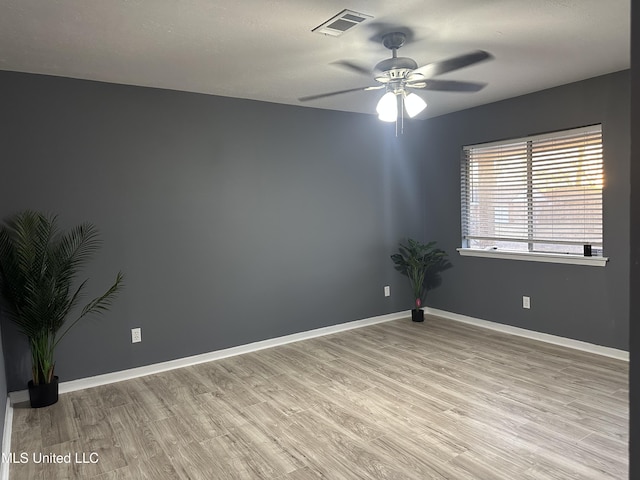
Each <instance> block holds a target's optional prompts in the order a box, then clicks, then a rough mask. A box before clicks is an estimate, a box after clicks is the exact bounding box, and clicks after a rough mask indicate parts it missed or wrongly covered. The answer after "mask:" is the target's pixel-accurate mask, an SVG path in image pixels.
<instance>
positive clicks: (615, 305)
mask: <svg viewBox="0 0 640 480" xmlns="http://www.w3.org/2000/svg"><path fill="white" fill-rule="evenodd" d="M0 88H2V89H3V91H4V92H10V93H11V94H10V95H7V97H6V102H5V105H3V108H2V109H0V126H2V132H3V142H2V146H1V148H2V154H3V158H4V159H5V161H4V162H3V175H2V177H0V195H1V196H2V198H1V200H2V201H1V202H0V216H1V217H6V216H7V215H9V214H11V213H14V212H16V211H18V210H21V209H23V208H35V209H40V210H48V211H53V212H57V213H59V214H60V215H61V220H62V221H63V222H64V223H65V224H66V225H73V224H76V223H78V222H81V221H84V220H89V221H92V222H94V223H96V224H97V225H98V226H99V227H100V228H101V231H102V233H103V239H104V241H105V245H104V248H103V251H102V252H101V255H100V256H99V257H98V258H97V259H96V261H95V262H94V263H93V264H92V266H91V269H90V270H89V271H88V272H87V273H88V276H90V277H91V284H90V285H91V288H92V289H93V290H92V291H91V292H90V293H93V294H98V293H100V292H101V289H103V288H105V287H106V286H107V284H108V282H109V281H111V280H112V279H113V277H114V276H115V273H116V272H117V270H118V269H122V270H124V271H125V273H126V275H127V286H126V290H125V291H124V293H123V294H122V296H121V297H120V299H119V300H118V301H117V302H116V304H115V306H114V308H113V309H112V311H111V312H110V313H109V314H107V315H106V316H105V318H103V319H102V320H90V321H88V322H85V323H84V324H81V325H79V326H78V327H77V328H76V329H75V330H74V331H72V333H71V334H70V335H69V336H68V337H67V338H66V339H65V340H64V341H63V343H62V344H61V346H60V349H59V351H58V355H57V373H58V374H59V375H60V377H61V380H63V381H67V380H72V379H75V378H82V377H87V376H91V375H97V374H101V373H107V372H112V371H118V370H122V369H126V368H132V367H136V366H141V365H146V364H151V363H156V362H161V361H165V360H170V359H174V358H180V357H184V356H188V355H194V354H198V353H203V352H208V351H212V350H217V349H221V348H225V347H230V346H235V345H239V344H245V343H249V342H252V341H257V340H262V339H266V338H272V337H276V336H280V335H285V334H289V333H294V332H299V331H304V330H309V329H312V328H317V327H322V326H327V325H332V324H338V323H342V322H347V321H351V320H356V319H359V318H367V317H371V316H375V315H381V314H385V313H390V312H397V311H401V310H405V309H408V308H410V305H411V302H410V296H409V292H408V289H407V288H406V287H407V286H406V281H405V279H404V278H402V277H400V276H399V275H398V274H397V273H396V272H395V271H394V270H393V268H392V265H391V262H390V261H389V254H390V253H392V252H393V251H394V249H395V245H396V244H397V241H398V240H399V239H401V238H404V237H406V236H423V237H424V238H425V239H428V240H429V239H434V240H437V241H438V242H439V243H440V246H442V247H443V248H445V249H446V250H447V251H448V252H449V253H450V256H451V259H452V261H453V262H454V264H455V267H454V268H453V269H451V270H449V271H447V272H445V274H444V282H443V285H442V286H441V287H440V288H439V289H437V290H435V291H433V292H431V294H430V296H429V299H428V300H427V304H428V305H429V306H432V307H436V308H441V309H444V310H449V311H453V312H457V313H462V314H465V315H471V316H474V317H479V318H485V319H488V320H492V321H497V322H503V323H506V324H510V325H516V326H520V327H524V328H529V329H532V330H538V331H543V332H548V333H552V334H556V335H562V336H566V337H570V338H576V339H580V340H586V341H589V342H593V343H597V344H601V345H607V346H612V347H617V348H623V349H624V348H627V338H628V311H629V310H628V303H629V294H628V293H629V292H628V274H629V266H628V265H629V244H628V233H629V223H628V218H629V204H628V197H629V184H628V183H629V180H628V171H629V143H630V141H629V120H628V117H629V111H628V104H629V93H628V92H629V76H628V73H627V72H622V73H618V74H613V75H609V76H605V77H601V78H596V79H592V80H588V81H585V82H580V83H577V84H572V85H567V86H564V87H559V88H557V89H552V90H548V91H544V92H539V93H536V94H532V95H528V96H524V97H519V98H516V99H512V100H508V101H504V102H499V103H496V104H492V105H487V106H483V107H479V108H476V109H472V110H468V111H465V112H460V113H456V114H452V115H447V116H443V117H439V118H435V119H431V120H428V121H423V122H408V123H407V124H406V125H405V127H406V131H405V135H404V136H402V137H399V138H395V137H394V132H393V126H391V125H387V124H382V123H381V122H378V120H377V119H376V118H375V117H373V116H366V115H357V114H348V113H340V112H330V111H322V110H315V109H308V108H298V107H292V106H283V105H275V104H266V103H260V102H252V101H245V100H238V99H228V98H221V97H212V96H205V95H197V94H189V93H183V92H172V91H164V90H155V89H147V88H137V87H130V86H122V85H110V84H102V83H98V82H86V81H79V80H70V79H63V78H56V77H46V76H37V75H28V74H18V73H10V72H0ZM523 112H524V113H523ZM597 122H602V123H603V128H604V136H605V157H606V158H605V171H606V190H605V253H606V255H608V256H609V257H610V258H611V261H610V263H609V265H607V267H605V268H597V267H583V266H566V265H556V264H542V263H530V262H515V261H504V260H495V259H477V258H468V257H466V258H461V257H459V256H458V254H457V253H456V252H455V249H456V248H457V247H458V246H459V244H460V220H459V219H460V197H459V160H460V148H461V146H462V145H465V144H469V143H477V142H483V141H491V140H497V139H501V138H508V137H514V136H522V135H526V134H531V133H539V132H545V131H550V130H555V129H562V128H572V127H576V126H581V125H585V124H590V123H597ZM416 200H417V201H416ZM416 220H417V221H416ZM384 285H391V288H392V297H391V298H384V297H383V296H382V287H383V286H384ZM522 295H529V296H531V297H532V309H531V310H530V311H525V310H522V308H521V297H522ZM136 326H140V327H142V329H143V342H142V343H141V344H137V345H131V343H130V328H132V327H136ZM3 334H4V336H5V358H6V369H7V385H8V388H9V390H20V389H23V388H25V383H26V381H27V379H28V377H29V356H28V353H27V349H26V342H25V341H24V339H22V338H21V337H20V336H18V335H17V334H16V332H15V329H14V328H13V327H12V326H11V325H10V324H6V322H5V323H4V324H3Z"/></svg>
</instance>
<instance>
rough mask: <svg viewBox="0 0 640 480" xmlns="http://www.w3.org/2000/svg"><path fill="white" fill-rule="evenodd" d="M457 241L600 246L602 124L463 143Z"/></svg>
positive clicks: (571, 249) (544, 248)
mask: <svg viewBox="0 0 640 480" xmlns="http://www.w3.org/2000/svg"><path fill="white" fill-rule="evenodd" d="M461 178H462V183H461V193H462V236H463V238H462V247H463V248H475V249H494V248H497V249H501V250H514V251H525V252H527V251H528V252H549V253H569V254H580V255H582V254H583V245H585V244H589V245H591V246H592V247H593V249H594V250H595V251H594V254H597V253H598V252H601V251H602V186H603V169H602V126H601V125H594V126H590V127H584V128H578V129H573V130H567V131H562V132H554V133H551V134H545V135H538V136H534V137H527V138H521V139H515V140H508V141H502V142H493V143H487V144H481V145H472V146H467V147H464V148H463V159H462V175H461Z"/></svg>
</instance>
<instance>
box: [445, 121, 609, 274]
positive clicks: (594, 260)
mask: <svg viewBox="0 0 640 480" xmlns="http://www.w3.org/2000/svg"><path fill="white" fill-rule="evenodd" d="M596 127H599V128H600V133H601V135H602V138H601V146H602V149H604V133H603V128H602V124H601V123H598V124H593V125H589V126H585V127H579V128H571V129H563V130H558V131H554V132H549V133H544V134H540V135H530V136H527V137H522V138H514V139H505V140H500V141H495V142H486V143H478V144H472V145H465V146H463V147H462V153H461V155H462V157H461V167H462V168H461V178H460V189H461V191H460V194H461V198H460V207H461V210H460V212H461V247H460V248H458V249H457V251H458V253H459V254H460V255H461V256H469V257H487V258H498V259H507V260H524V261H534V262H549V263H564V264H575V265H588V266H605V265H606V263H607V262H608V260H609V258H608V257H605V256H604V205H602V206H601V212H600V225H601V228H602V237H603V238H602V243H594V245H599V246H600V248H601V249H602V250H601V251H602V252H603V253H602V254H601V255H594V256H591V257H587V256H583V255H580V254H575V253H555V252H541V251H534V250H531V248H532V244H531V243H529V246H528V248H529V250H508V249H499V248H492V249H482V248H473V247H470V246H469V241H470V240H469V238H467V237H466V232H465V222H466V221H468V219H469V216H470V214H469V213H468V208H469V207H470V206H471V205H473V203H474V198H473V196H474V194H475V191H474V190H473V189H472V188H470V185H469V178H470V176H469V174H468V172H467V174H464V169H465V168H467V169H469V168H470V167H471V168H473V167H477V163H472V164H471V165H470V166H469V163H468V161H467V156H468V154H467V152H468V151H469V150H471V149H473V148H491V147H499V146H502V145H505V146H506V145H510V144H516V143H525V144H526V145H527V150H528V153H527V157H526V162H527V165H526V168H527V170H531V169H532V168H534V167H533V165H534V163H533V162H534V155H533V153H532V151H531V147H530V146H531V145H532V144H533V142H540V141H548V140H551V139H561V138H562V137H563V136H566V134H580V133H581V131H583V132H587V131H593V129H594V128H596ZM602 174H603V175H604V154H603V155H602ZM532 192H533V186H532V184H531V183H529V184H528V186H527V210H528V213H527V218H528V220H527V224H529V223H531V218H530V216H531V215H532V213H531V212H532V211H533V207H534V200H533V193H532ZM469 194H470V195H471V197H469V198H466V197H467V196H468V195H469ZM476 195H477V194H476ZM475 201H476V202H477V198H476V199H475ZM602 203H604V178H603V185H602ZM494 215H495V212H494ZM496 221H497V220H496ZM534 243H535V242H534ZM557 244H562V240H559V241H558V243H557Z"/></svg>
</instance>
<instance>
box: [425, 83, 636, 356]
mask: <svg viewBox="0 0 640 480" xmlns="http://www.w3.org/2000/svg"><path fill="white" fill-rule="evenodd" d="M629 92H630V81H629V72H628V71H625V72H618V73H615V74H611V75H606V76H602V77H597V78H593V79H590V80H586V81H583V82H579V83H574V84H570V85H565V86H562V87H558V88H554V89H550V90H545V91H542V92H537V93H533V94H530V95H525V96H522V97H517V98H514V99H510V100H506V101H502V102H498V103H494V104H490V105H485V106H482V107H478V108H474V109H470V110H466V111H463V112H458V113H453V114H450V115H446V116H441V117H438V118H434V119H431V120H428V121H427V122H425V123H426V124H425V137H426V139H425V140H426V141H425V147H424V148H425V154H424V159H423V160H424V164H423V167H422V169H423V171H422V173H421V174H422V178H423V185H424V190H423V191H424V197H425V202H424V205H425V207H426V208H425V212H424V215H425V216H424V229H425V231H424V236H425V238H426V239H429V238H432V237H434V236H437V237H438V238H439V239H441V240H442V247H443V248H445V249H446V250H447V251H450V252H454V251H455V248H457V247H459V246H460V243H461V233H460V232H461V228H460V154H461V147H462V146H463V145H468V144H474V143H481V142H489V141H494V140H501V139H506V138H513V137H522V136H526V135H529V134H537V133H543V132H548V131H553V130H560V129H568V128H573V127H580V126H584V125H590V124H595V123H602V128H603V142H604V164H605V165H604V170H605V189H604V193H603V197H604V198H603V201H604V206H603V208H604V250H605V255H606V256H608V257H609V258H610V261H609V263H608V264H607V266H606V267H604V268H602V267H587V266H577V265H560V264H551V263H534V262H523V261H514V260H498V259H491V258H472V257H460V256H459V255H458V254H457V253H454V255H453V258H452V260H453V263H454V265H455V266H454V268H453V269H451V270H448V271H447V272H445V275H444V278H445V281H444V282H443V285H442V287H440V288H439V289H438V290H435V291H434V292H432V294H431V295H430V298H429V299H428V300H427V303H428V305H429V306H431V307H435V308H440V309H443V310H447V311H452V312H456V313H460V314H464V315H469V316H472V317H477V318H482V319H486V320H491V321H495V322H500V323H505V324H508V325H514V326H517V327H522V328H526V329H530V330H535V331H540V332H545V333H550V334H554V335H560V336H563V337H569V338H574V339H578V340H583V341H587V342H591V343H595V344H598V345H605V346H609V347H615V348H620V349H625V350H626V349H627V348H628V338H629V288H628V287H629V168H630V163H629V162H630V160H629V158H630V157H629V155H630V135H629V128H630V127H629V115H630V112H629V95H630V93H629ZM523 295H528V296H530V297H531V310H524V309H522V296H523Z"/></svg>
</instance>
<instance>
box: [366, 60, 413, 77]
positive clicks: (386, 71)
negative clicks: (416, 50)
mask: <svg viewBox="0 0 640 480" xmlns="http://www.w3.org/2000/svg"><path fill="white" fill-rule="evenodd" d="M416 68H418V64H417V63H416V62H415V60H413V59H412V58H408V57H394V58H387V59H386V60H382V61H381V62H379V63H378V64H377V65H376V66H375V79H376V80H377V81H378V82H382V83H387V82H389V81H391V80H398V79H402V78H405V77H406V76H407V74H408V73H409V72H411V71H413V70H415V69H416Z"/></svg>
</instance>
